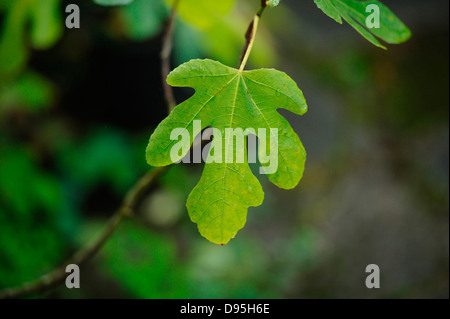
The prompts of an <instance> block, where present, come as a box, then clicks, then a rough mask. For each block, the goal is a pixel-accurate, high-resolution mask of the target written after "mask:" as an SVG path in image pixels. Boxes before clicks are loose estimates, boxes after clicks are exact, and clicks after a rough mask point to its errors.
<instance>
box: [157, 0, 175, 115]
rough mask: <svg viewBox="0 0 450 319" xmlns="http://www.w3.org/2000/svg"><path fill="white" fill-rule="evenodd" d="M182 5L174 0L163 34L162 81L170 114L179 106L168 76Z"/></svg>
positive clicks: (161, 55)
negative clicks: (168, 81) (176, 25)
mask: <svg viewBox="0 0 450 319" xmlns="http://www.w3.org/2000/svg"><path fill="white" fill-rule="evenodd" d="M179 3H180V0H174V2H173V6H172V10H171V11H170V14H169V17H168V19H167V21H166V27H165V29H164V33H163V41H162V42H163V43H162V48H161V54H160V57H161V79H162V85H163V90H164V97H165V99H166V104H167V111H168V113H169V114H170V112H172V110H173V109H174V108H175V106H176V105H177V102H176V100H175V96H174V94H173V89H172V87H171V86H170V85H169V84H167V81H166V79H167V76H168V75H169V73H170V56H171V54H172V49H173V32H174V29H175V20H176V19H175V17H176V12H177V8H178V5H179Z"/></svg>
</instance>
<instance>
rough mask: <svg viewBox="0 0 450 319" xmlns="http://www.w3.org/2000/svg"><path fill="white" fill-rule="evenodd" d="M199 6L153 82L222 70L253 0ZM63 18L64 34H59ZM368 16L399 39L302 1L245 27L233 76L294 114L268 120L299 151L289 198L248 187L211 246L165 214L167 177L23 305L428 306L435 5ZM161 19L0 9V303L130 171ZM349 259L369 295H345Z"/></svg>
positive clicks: (172, 195) (86, 5) (436, 111)
mask: <svg viewBox="0 0 450 319" xmlns="http://www.w3.org/2000/svg"><path fill="white" fill-rule="evenodd" d="M181 1H183V0H181ZM185 1H188V0H185ZM189 1H191V0H189ZM204 2H205V0H202V1H199V2H198V5H199V7H198V8H197V10H192V9H190V11H189V7H187V8H185V9H183V10H182V11H181V12H180V17H179V18H178V20H177V27H176V32H175V39H174V43H175V47H174V53H173V59H172V65H173V67H175V66H177V65H179V64H180V63H183V62H186V61H188V60H190V59H191V58H203V57H208V58H212V59H216V60H219V61H221V62H223V63H225V64H228V65H230V66H237V64H238V61H239V56H240V53H241V48H242V46H243V42H244V39H243V34H244V33H245V30H246V28H247V25H248V23H249V21H250V20H251V17H252V15H253V14H254V12H255V11H256V10H257V8H258V5H259V1H257V0H245V1H244V0H241V1H232V0H227V1H223V3H225V4H224V5H221V6H222V7H223V8H222V7H221V8H218V10H217V12H215V11H213V12H211V11H208V10H209V9H210V8H209V7H210V6H208V5H206V4H204ZM30 3H32V4H30ZM69 3H77V4H78V5H79V6H80V9H81V28H80V29H71V30H68V29H65V27H64V19H65V16H66V14H65V12H64V8H65V7H66V5H67V4H69ZM383 3H385V4H386V5H388V6H389V7H390V8H391V9H392V11H394V12H395V13H396V14H397V16H398V17H399V18H400V19H402V21H403V22H405V24H406V25H408V26H409V27H410V29H411V30H412V33H413V36H412V38H411V39H410V40H409V41H408V42H406V43H404V44H401V45H389V46H388V50H387V51H384V50H381V49H378V48H376V47H374V46H372V45H371V44H370V43H369V42H367V41H366V40H365V39H363V38H362V37H361V36H360V35H358V34H357V33H356V32H355V31H354V30H353V29H352V28H351V27H349V26H348V25H347V24H345V23H344V25H339V24H337V23H336V22H334V21H333V20H331V19H330V18H328V17H327V16H325V15H324V14H323V13H322V12H321V11H320V10H319V9H317V7H316V5H315V4H314V1H312V0H310V1H293V0H285V1H283V2H282V4H281V5H280V6H278V7H277V8H275V9H270V10H267V12H265V14H264V16H263V19H262V21H261V30H260V33H259V34H258V36H257V42H256V45H255V49H254V51H253V53H252V56H251V59H250V67H255V68H256V67H275V68H277V69H279V70H282V71H285V72H287V73H288V74H289V75H290V76H291V77H292V78H293V79H294V80H295V81H296V82H297V83H298V85H299V87H300V88H301V89H302V90H303V92H304V94H305V97H306V99H307V102H308V105H309V111H308V113H307V114H305V115H304V116H303V117H299V116H296V115H293V114H290V113H288V112H282V114H283V115H285V116H286V117H287V118H288V120H289V121H290V123H291V125H292V126H293V127H294V129H295V130H296V132H297V133H298V134H299V136H300V138H301V139H302V141H303V144H304V145H305V148H306V150H307V152H308V159H307V165H306V170H305V175H304V178H303V180H302V181H301V182H300V185H299V186H298V187H297V188H296V189H294V190H291V191H285V190H281V189H278V188H276V187H275V186H273V185H272V184H270V183H269V182H268V181H267V179H266V178H265V177H264V176H262V177H261V176H259V177H258V178H259V179H260V181H261V183H262V185H263V188H264V190H265V192H266V197H265V201H264V204H263V205H262V206H260V207H257V208H251V209H250V210H249V215H248V221H247V224H246V226H245V228H244V229H243V230H241V231H240V232H239V233H238V235H237V237H236V238H235V239H233V240H232V241H231V242H230V243H229V244H228V245H226V246H224V247H221V246H217V245H214V244H211V243H210V242H208V241H207V240H206V239H204V238H202V237H201V236H200V234H199V233H198V231H197V228H196V225H195V224H194V223H192V222H191V221H190V220H189V216H188V214H187V211H186V208H185V202H186V199H187V196H188V194H189V193H190V191H191V190H192V188H193V186H194V185H195V184H196V183H197V182H198V180H199V179H200V176H201V171H202V166H201V165H187V164H183V165H176V166H174V167H172V168H171V169H170V171H169V172H168V173H167V174H166V175H165V176H164V177H163V178H162V179H161V181H160V183H159V184H158V186H157V187H156V188H155V189H153V190H152V192H151V193H150V194H149V195H148V196H147V197H146V198H145V200H144V201H143V203H142V205H140V207H139V210H138V212H137V214H136V216H135V217H134V218H131V219H129V220H128V221H126V222H124V223H123V224H122V225H121V226H120V227H119V229H118V230H117V232H116V234H115V235H114V236H113V237H112V238H111V239H110V240H109V241H108V242H107V244H106V245H105V247H104V249H103V250H102V251H101V252H100V253H99V254H98V255H97V256H96V257H95V258H94V259H93V260H92V261H90V262H89V263H88V264H86V265H85V266H84V267H83V268H82V271H81V287H82V288H81V289H74V290H68V289H66V288H65V287H64V286H63V287H60V288H56V289H53V290H51V291H49V292H45V293H41V294H36V295H34V296H31V297H35V298H45V297H52V298H109V297H118V298H134V297H137V298H448V296H449V290H448V289H449V286H448V283H449V215H448V213H449V196H448V194H449V171H448V168H449V127H448V123H449V122H448V119H449V113H448V110H449V99H448V96H449V95H448V85H449V83H448V82H449V75H448V70H449V65H448V56H449V52H448V48H449V47H448V45H449V44H448V40H449V38H448V37H449V33H448V23H449V17H448V12H449V3H448V1H445V0H432V1H431V0H430V1H422V0H409V1H383ZM227 5H230V6H232V8H231V9H230V10H227V9H228V8H227ZM202 10H203V11H202ZM193 11H195V12H193ZM168 12H169V9H168V7H167V6H166V5H165V3H164V1H162V0H135V1H134V3H133V4H132V5H129V6H126V7H102V6H98V5H96V4H94V3H93V2H92V1H88V0H84V1H80V0H79V1H62V0H48V1H47V0H45V1H44V0H42V1H41V0H39V1H37V0H35V1H28V0H0V28H1V32H0V289H1V288H6V287H10V286H15V285H18V284H20V283H22V282H24V281H28V280H31V279H34V278H36V277H38V276H40V275H42V274H44V273H46V272H48V271H50V270H52V269H53V268H55V267H56V266H58V265H60V264H61V263H62V262H63V261H64V260H66V258H68V257H69V256H70V255H71V254H72V253H73V252H74V251H75V250H76V249H77V248H78V247H80V246H82V245H83V244H85V243H86V242H87V241H88V240H89V239H91V238H92V237H94V236H95V235H96V234H98V232H99V231H100V230H101V229H102V227H103V226H104V224H105V221H106V220H107V218H108V217H110V216H111V215H112V214H113V212H114V211H115V209H116V208H117V207H118V206H119V205H120V202H121V199H122V197H123V195H124V194H125V192H126V190H127V189H128V188H129V187H130V186H132V185H133V184H134V182H135V181H136V180H137V179H138V178H139V176H141V175H142V174H143V173H145V171H146V170H148V169H149V167H148V166H147V164H146V163H145V154H144V152H145V147H146V143H147V141H148V138H149V136H150V134H151V133H152V131H153V129H154V128H155V127H156V125H157V124H158V123H159V122H160V121H161V120H162V119H163V118H164V117H165V116H166V106H165V102H164V97H163V93H162V86H161V80H160V78H161V75H160V60H159V52H160V49H161V40H162V36H161V33H162V30H163V27H164V22H165V20H166V19H167V15H168ZM175 92H176V96H177V100H178V102H181V101H183V100H184V99H186V98H188V97H189V96H190V95H191V94H192V92H191V91H190V90H188V89H186V90H184V89H176V91H175ZM368 264H377V265H379V266H380V269H381V288H380V289H372V290H369V289H367V288H366V286H365V278H366V276H367V274H366V273H365V268H366V266H367V265H368Z"/></svg>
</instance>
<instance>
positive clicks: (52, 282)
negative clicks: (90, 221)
mask: <svg viewBox="0 0 450 319" xmlns="http://www.w3.org/2000/svg"><path fill="white" fill-rule="evenodd" d="M166 169H167V167H163V168H158V169H155V170H152V171H150V172H148V173H147V174H145V175H144V176H143V177H142V178H141V179H140V180H138V182H137V183H136V184H135V185H134V186H133V187H132V188H131V189H130V190H129V191H128V192H127V194H126V196H125V198H124V200H123V202H122V205H121V206H120V208H119V209H118V210H117V211H116V213H115V214H114V215H113V216H112V217H111V218H110V219H109V220H108V222H107V224H106V226H105V228H104V229H103V231H102V232H101V233H100V235H99V236H98V237H97V238H96V239H94V240H93V241H92V242H91V243H89V244H88V245H86V246H85V247H83V248H81V249H80V250H78V251H77V252H76V253H75V254H74V255H73V256H72V257H71V258H70V259H69V260H68V261H66V262H65V263H64V264H62V265H61V266H60V267H58V268H56V269H55V270H53V271H51V272H49V273H47V274H45V275H43V276H41V277H40V278H38V279H36V280H34V281H31V282H28V283H25V284H23V285H21V286H19V287H14V288H9V289H5V290H2V291H0V299H5V298H17V297H20V296H23V295H27V294H31V293H37V292H42V291H45V290H47V289H50V288H52V287H54V286H57V285H58V284H61V283H62V282H63V281H64V279H65V278H66V276H67V273H66V267H67V265H70V264H76V265H78V266H80V265H82V264H84V263H85V262H86V261H88V260H89V259H91V258H92V257H93V256H95V255H96V254H97V252H98V251H99V250H100V249H101V248H102V247H103V245H104V243H105V242H106V241H107V240H108V239H109V238H110V237H111V235H112V234H113V233H114V231H115V230H116V229H117V227H118V226H119V224H120V222H121V221H122V220H123V219H124V218H125V217H128V216H131V215H132V214H133V212H134V209H135V207H136V205H137V203H138V202H139V201H140V200H141V198H142V195H143V194H144V193H145V191H146V190H148V188H150V187H151V186H152V185H154V184H155V183H156V182H157V180H158V179H159V178H160V177H161V176H162V175H163V174H164V173H165V171H166Z"/></svg>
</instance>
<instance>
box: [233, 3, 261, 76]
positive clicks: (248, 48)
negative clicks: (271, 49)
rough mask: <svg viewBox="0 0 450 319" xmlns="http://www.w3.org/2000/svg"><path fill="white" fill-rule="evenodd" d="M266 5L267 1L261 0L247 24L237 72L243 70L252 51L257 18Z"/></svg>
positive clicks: (257, 22)
mask: <svg viewBox="0 0 450 319" xmlns="http://www.w3.org/2000/svg"><path fill="white" fill-rule="evenodd" d="M266 7H267V3H266V1H265V0H261V6H260V8H259V10H258V12H257V13H256V14H255V17H254V18H253V20H252V22H250V25H249V26H248V29H247V32H246V33H245V40H246V41H245V45H244V49H243V50H242V57H241V62H240V65H239V72H242V71H244V68H245V65H246V64H247V61H248V58H249V57H250V53H251V52H252V48H253V44H254V43H255V36H256V31H258V24H259V19H260V18H261V16H262V14H263V12H264V10H265V9H266Z"/></svg>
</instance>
